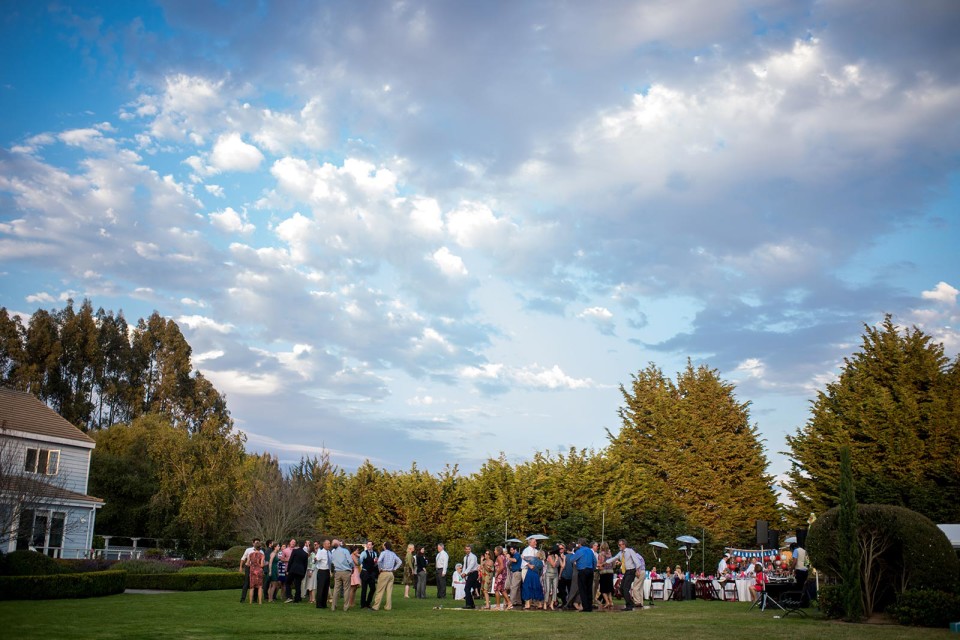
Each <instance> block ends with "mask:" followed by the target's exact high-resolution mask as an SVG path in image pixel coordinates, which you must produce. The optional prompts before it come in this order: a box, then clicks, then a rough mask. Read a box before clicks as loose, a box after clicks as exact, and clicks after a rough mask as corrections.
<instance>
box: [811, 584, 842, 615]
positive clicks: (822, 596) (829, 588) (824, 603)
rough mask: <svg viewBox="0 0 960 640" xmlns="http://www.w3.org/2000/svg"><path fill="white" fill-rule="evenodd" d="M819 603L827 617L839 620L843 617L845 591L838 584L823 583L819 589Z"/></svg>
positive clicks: (821, 610) (821, 611)
mask: <svg viewBox="0 0 960 640" xmlns="http://www.w3.org/2000/svg"><path fill="white" fill-rule="evenodd" d="M817 605H818V606H819V607H820V613H822V614H823V616H824V617H825V618H831V619H834V620H839V619H840V618H842V617H843V615H844V611H843V591H842V589H841V587H840V585H838V584H825V585H821V587H820V590H819V591H817Z"/></svg>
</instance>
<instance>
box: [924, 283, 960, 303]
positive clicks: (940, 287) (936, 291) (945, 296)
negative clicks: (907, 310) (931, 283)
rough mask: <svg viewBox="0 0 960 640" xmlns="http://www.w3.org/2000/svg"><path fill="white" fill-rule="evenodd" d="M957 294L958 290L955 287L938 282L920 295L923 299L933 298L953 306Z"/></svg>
mask: <svg viewBox="0 0 960 640" xmlns="http://www.w3.org/2000/svg"><path fill="white" fill-rule="evenodd" d="M957 294H960V291H957V289H956V288H955V287H952V286H950V285H949V284H947V283H946V282H943V281H941V282H938V283H937V286H935V287H934V288H933V289H931V290H930V291H924V292H922V293H921V294H920V295H921V296H922V297H923V299H924V300H935V301H937V302H940V303H942V304H946V305H950V306H953V305H955V304H957Z"/></svg>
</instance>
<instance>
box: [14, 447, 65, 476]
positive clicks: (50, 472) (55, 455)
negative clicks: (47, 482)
mask: <svg viewBox="0 0 960 640" xmlns="http://www.w3.org/2000/svg"><path fill="white" fill-rule="evenodd" d="M31 451H33V452H35V454H34V458H33V468H32V469H31V468H30V452H31ZM60 453H61V450H60V449H43V448H40V447H27V455H26V456H25V457H24V459H23V470H24V471H26V472H27V473H36V474H41V475H45V476H55V475H57V474H58V473H60ZM43 454H46V456H45V462H44V470H43V471H38V469H40V459H41V458H42V457H44V456H43ZM51 461H53V464H51Z"/></svg>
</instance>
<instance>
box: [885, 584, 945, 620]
mask: <svg viewBox="0 0 960 640" xmlns="http://www.w3.org/2000/svg"><path fill="white" fill-rule="evenodd" d="M887 613H889V614H890V615H891V616H892V617H893V619H894V620H896V621H897V622H899V623H900V624H907V625H913V626H917V627H949V626H950V623H951V622H956V621H958V620H960V597H958V596H955V595H953V594H952V593H945V592H943V591H932V590H907V591H904V592H903V593H901V594H900V597H899V598H897V602H896V604H894V605H892V606H890V607H888V608H887Z"/></svg>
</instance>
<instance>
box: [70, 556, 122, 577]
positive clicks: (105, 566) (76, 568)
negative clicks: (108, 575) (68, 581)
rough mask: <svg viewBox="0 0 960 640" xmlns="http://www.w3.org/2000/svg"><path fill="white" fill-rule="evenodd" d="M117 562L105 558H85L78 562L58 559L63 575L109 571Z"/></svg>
mask: <svg viewBox="0 0 960 640" xmlns="http://www.w3.org/2000/svg"><path fill="white" fill-rule="evenodd" d="M116 563H117V561H116V560H106V559H104V558H84V559H78V560H72V559H71V560H66V559H62V558H60V559H57V564H58V565H60V572H61V573H90V572H91V571H107V570H109V569H111V568H113V565H115V564H116Z"/></svg>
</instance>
